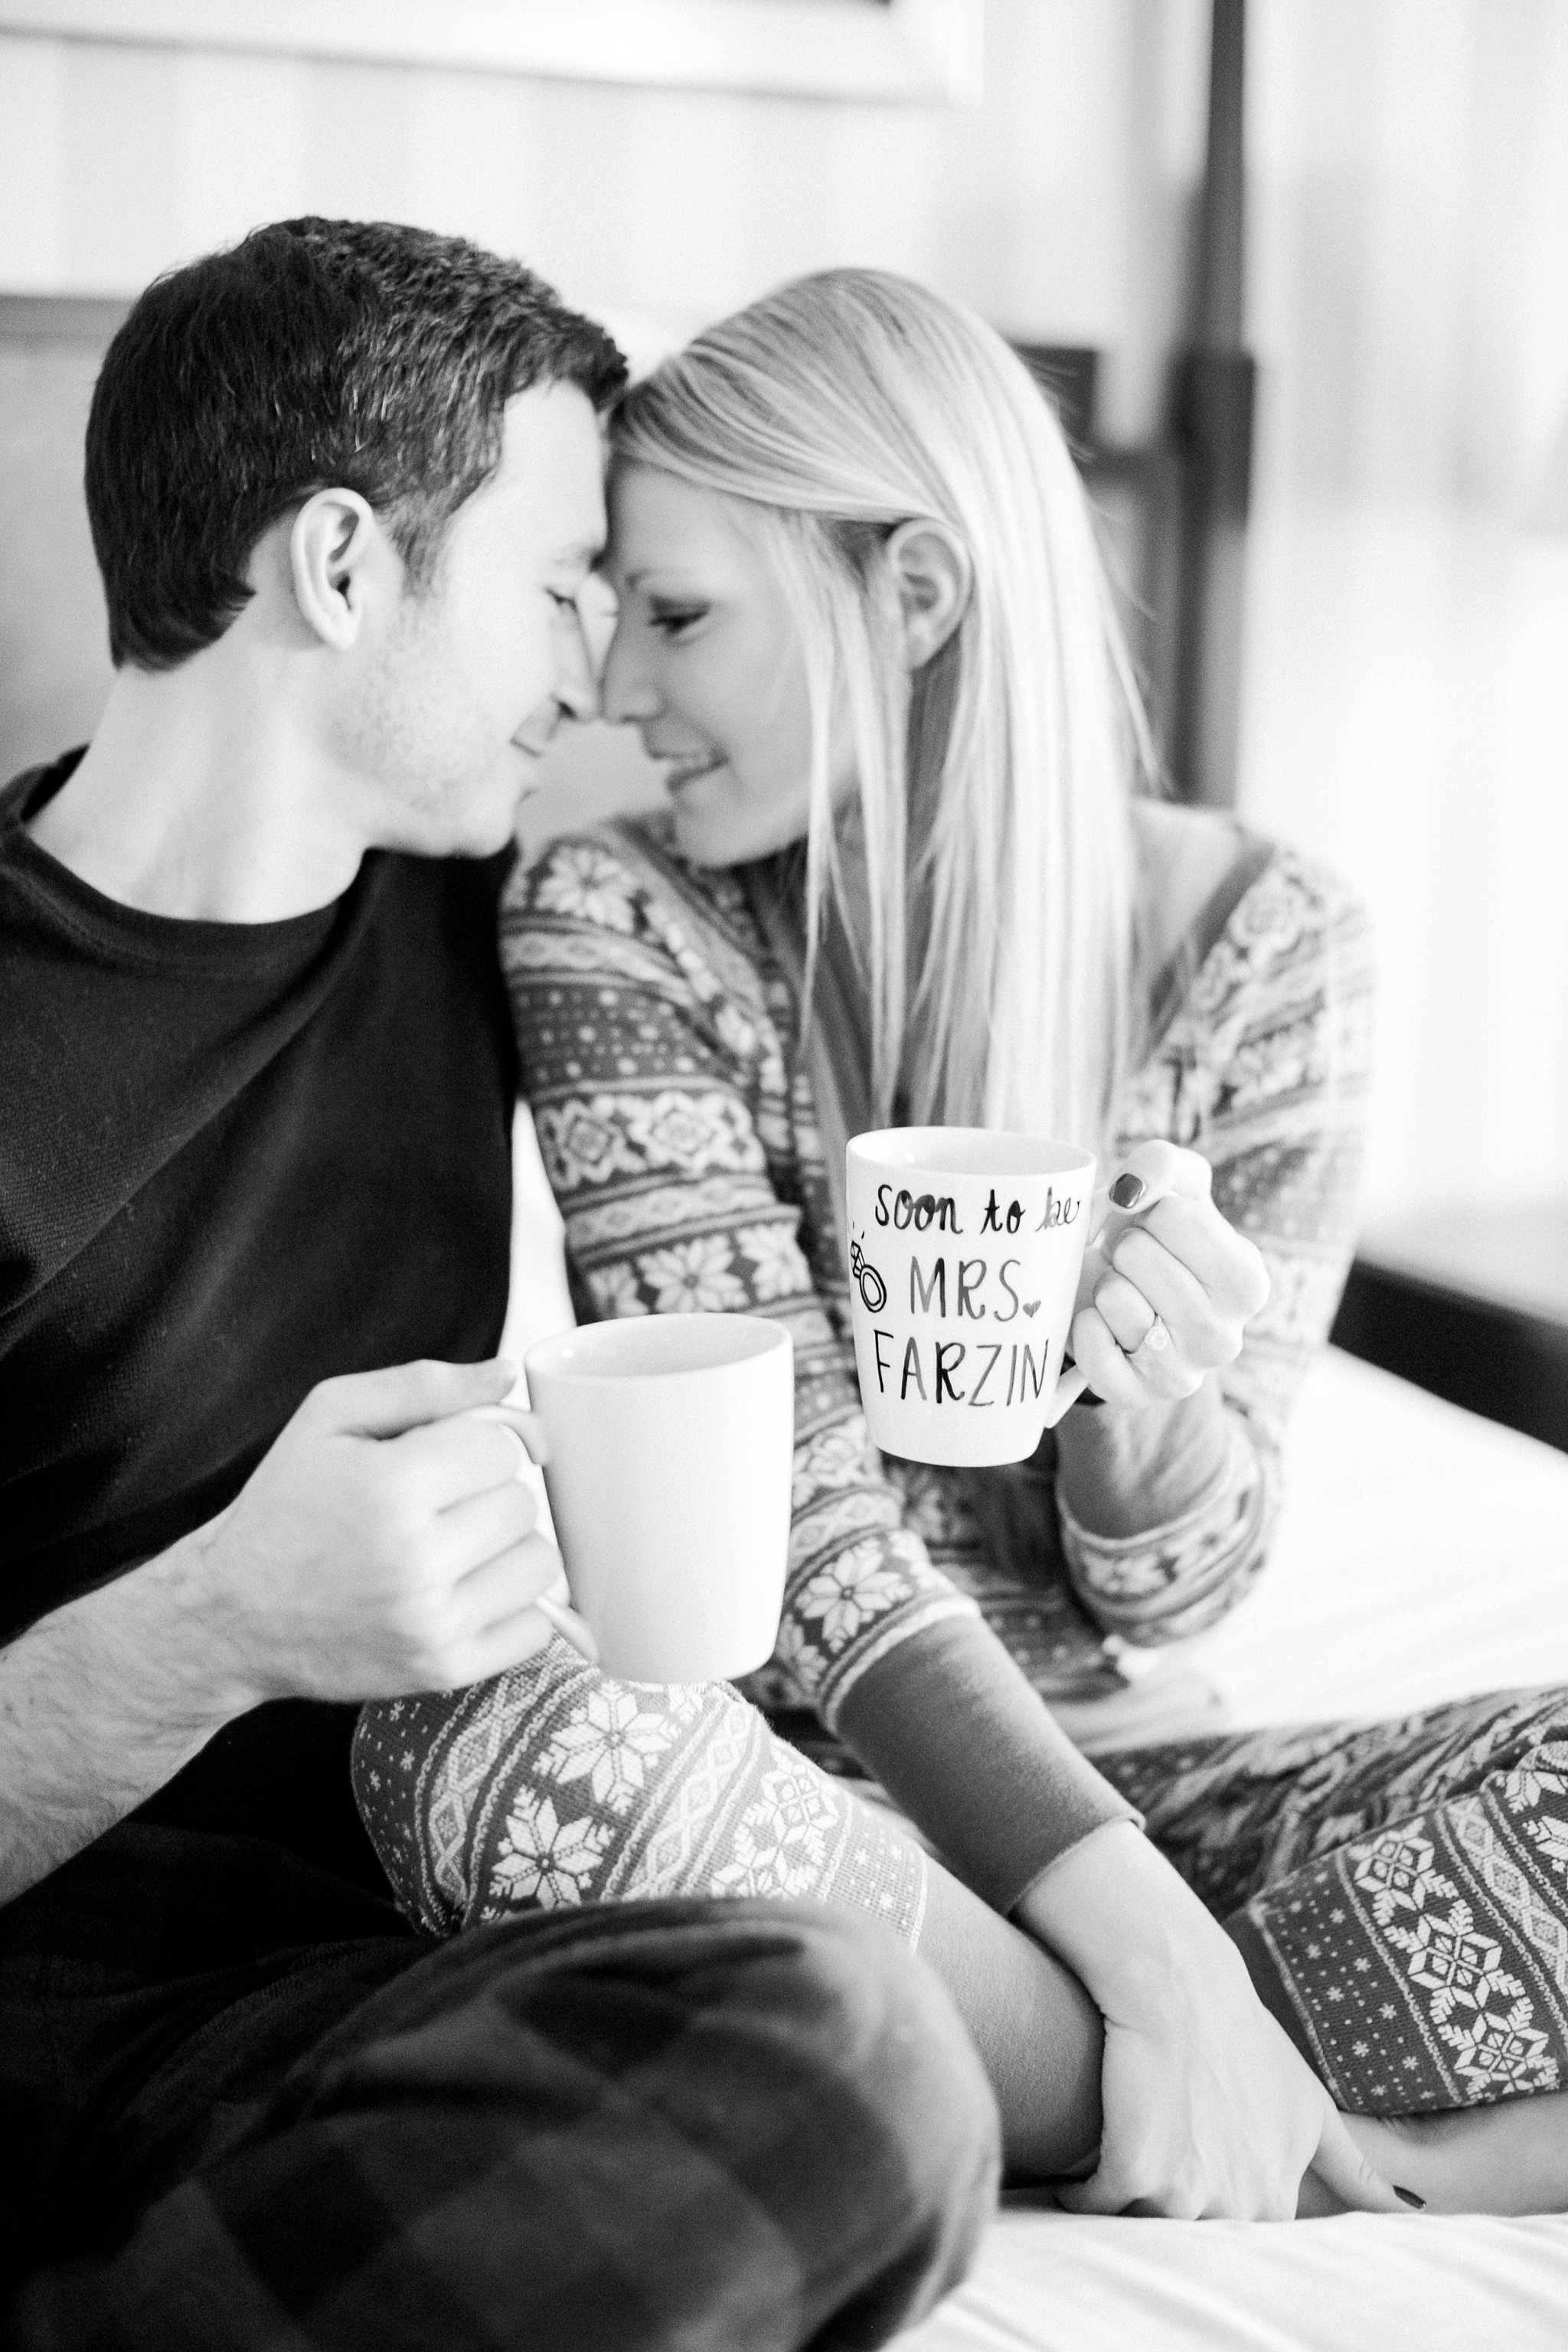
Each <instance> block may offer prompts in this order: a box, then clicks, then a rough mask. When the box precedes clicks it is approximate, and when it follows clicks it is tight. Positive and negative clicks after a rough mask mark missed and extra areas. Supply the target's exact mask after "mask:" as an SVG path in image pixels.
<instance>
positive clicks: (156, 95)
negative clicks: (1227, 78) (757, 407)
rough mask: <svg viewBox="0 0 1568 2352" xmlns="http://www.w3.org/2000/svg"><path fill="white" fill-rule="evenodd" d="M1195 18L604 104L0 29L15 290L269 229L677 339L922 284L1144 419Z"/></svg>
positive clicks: (1029, 18) (1172, 16)
mask: <svg viewBox="0 0 1568 2352" xmlns="http://www.w3.org/2000/svg"><path fill="white" fill-rule="evenodd" d="M1206 14H1207V12H1206V9H1205V6H1204V5H1203V0H1091V5H1081V0H987V5H986V12H985V16H986V45H985V97H984V103H983V104H982V105H981V106H980V107H979V108H977V109H974V110H957V109H945V108H939V107H931V106H922V107H912V108H900V107H881V106H867V105H837V104H833V103H828V102H821V101H816V100H792V99H775V98H762V97H745V96H726V95H722V94H710V93H701V92H682V91H675V90H649V89H616V88H614V87H612V86H608V85H603V84H574V83H569V82H557V81H542V80H533V81H530V80H525V79H517V78H490V77H486V76H483V75H479V74H475V73H463V72H442V71H436V70H431V69H427V68H403V67H394V66H387V67H371V66H358V65H338V64H333V63H329V62H325V61H322V60H320V59H314V60H305V59H294V58H256V57H247V56H239V55H233V54H225V53H221V52H218V51H203V50H199V49H192V50H174V49H158V48H148V47H118V46H112V45H109V44H101V43H91V42H65V41H57V40H42V39H30V38H25V37H17V36H16V35H4V34H0V289H11V290H13V291H15V290H23V289H37V290H47V291H62V290H77V291H81V292H88V293H106V292H116V291H121V290H123V291H127V292H130V291H132V290H134V289H137V288H139V287H141V286H142V284H144V283H145V281H146V280H147V278H149V277H151V276H152V275H153V272H154V271H156V270H159V269H163V268H168V267H169V265H170V264H171V263H173V262H176V261H179V260H181V259H184V258H186V257H189V256H191V255H193V254H195V253H199V252H202V251H204V250H205V249H206V248H207V247H210V246H213V245H215V244H217V243H219V242H221V241H223V240H224V239H226V238H229V237H232V236H237V235H239V234H240V233H242V232H243V231H244V230H245V229H247V228H248V227H250V226H253V225H254V224H256V223H257V222H258V221H263V220H269V219H278V218H281V217H283V216H284V215H288V214H290V213H298V212H308V211H317V212H325V213H335V214H346V215H381V216H384V217H392V218H396V219H405V220H415V221H418V222H421V223H423V224H425V225H426V226H430V227H435V228H440V229H444V230H450V231H454V232H457V233H459V234H462V235H465V236H473V237H476V238H478V239H479V240H480V241H481V242H483V243H486V244H489V245H490V246H493V247H497V248H498V249H500V251H503V252H507V253H517V254H521V256H522V257H524V258H526V259H527V260H528V261H530V262H531V263H532V264H533V266H534V267H535V268H539V269H541V270H542V272H543V273H544V274H545V276H546V277H548V278H551V279H552V280H553V281H554V282H555V283H556V284H557V285H558V286H559V287H560V289H561V290H562V291H563V293H564V294H565V295H567V297H568V298H569V299H575V300H576V301H578V302H580V303H582V304H584V305H585V306H587V307H590V308H594V309H595V310H599V311H602V312H607V313H615V314H619V315H625V316H631V317H634V318H635V317H637V316H638V315H642V316H646V317H647V318H649V319H651V320H658V321H661V322H668V324H669V325H670V326H672V327H673V328H675V329H676V330H678V331H679V329H681V328H684V327H689V326H691V325H695V324H697V323H700V321H702V320H708V319H711V318H714V317H716V316H718V315H720V314H721V313H722V312H723V311H725V310H731V309H733V308H735V307H736V306H738V305H739V304H741V303H742V302H744V301H747V300H749V299H751V298H752V296H753V295H754V294H757V293H759V292H760V291H761V290H762V289H763V288H764V287H766V286H768V285H771V284H773V283H774V282H776V281H777V280H779V279H780V278H787V277H790V276H793V275H795V274H796V273H797V272H799V271H802V270H805V269H811V268H821V267H826V266H827V265H829V264H832V263H836V262H842V261H848V260H856V261H865V262H872V263H876V264H879V265H880V266H883V267H886V268H899V269H906V270H910V271H912V272H913V273H914V274H916V275H917V276H920V277H923V278H929V279H931V280H932V281H933V282H935V283H936V284H938V285H940V286H942V287H944V288H946V289H948V290H949V291H950V292H952V293H953V294H956V295H958V296H960V297H962V298H963V299H966V300H968V301H971V302H973V303H974V304H975V305H976V307H977V308H979V309H980V310H984V312H985V313H986V315H987V316H988V317H990V318H991V319H993V320H994V321H995V322H996V323H997V324H998V325H999V326H1002V327H1004V328H1005V329H1007V330H1009V331H1013V332H1016V333H1020V334H1027V335H1037V336H1041V337H1047V338H1055V339H1056V340H1058V341H1084V342H1092V343H1097V344H1101V345H1104V346H1107V347H1109V348H1110V350H1112V351H1114V352H1121V353H1126V354H1130V355H1131V366H1130V369H1129V370H1128V371H1124V381H1123V382H1121V383H1118V385H1117V387H1116V397H1117V398H1118V400H1119V401H1121V403H1122V404H1123V406H1127V405H1128V404H1131V410H1132V411H1134V412H1135V411H1137V410H1139V409H1142V410H1143V411H1148V410H1149V409H1150V407H1151V404H1152V396H1153V390H1154V375H1155V367H1156V363H1157V357H1158V353H1159V352H1160V350H1161V349H1162V348H1163V342H1164V340H1165V331H1166V327H1167V323H1168V320H1169V317H1170V315H1171V314H1172V311H1173V304H1174V301H1175V299H1176V291H1175V289H1172V290H1171V291H1170V292H1169V293H1168V294H1165V295H1163V296H1162V298H1161V299H1159V300H1158V301H1156V300H1155V299H1153V298H1152V287H1153V286H1154V285H1155V284H1156V283H1157V282H1160V283H1163V282H1167V281H1168V280H1169V278H1170V277H1171V272H1170V271H1169V268H1168V267H1167V266H1166V265H1167V264H1168V261H1169V259H1170V255H1171V250H1172V247H1173V241H1174V240H1175V239H1176V237H1177V236H1178V234H1179V228H1180V223H1181V218H1182V213H1183V205H1184V195H1185V189H1186V184H1187V183H1188V181H1189V180H1190V178H1191V176H1192V174H1193V173H1194V169H1195V167H1196V163H1197V159H1198V154H1199V151H1200V147H1201V138H1202V106H1203V83H1202V73H1203V60H1204V54H1205V51H1204V44H1205V37H1206Z"/></svg>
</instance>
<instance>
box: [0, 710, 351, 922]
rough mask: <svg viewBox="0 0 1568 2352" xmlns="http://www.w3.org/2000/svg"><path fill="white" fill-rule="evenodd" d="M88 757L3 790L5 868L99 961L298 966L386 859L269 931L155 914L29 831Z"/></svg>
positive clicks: (68, 758)
mask: <svg viewBox="0 0 1568 2352" xmlns="http://www.w3.org/2000/svg"><path fill="white" fill-rule="evenodd" d="M86 751H87V745H86V744H85V743H80V744H78V745H76V746H75V747H74V748H73V749H72V750H70V751H65V752H62V753H61V755H60V756H59V758H58V759H57V760H52V761H47V762H45V763H44V764H42V765H40V766H37V767H34V768H27V769H24V770H23V772H22V773H21V774H20V775H18V776H16V777H14V778H13V779H12V781H11V782H10V783H8V784H7V785H5V787H4V789H3V790H0V865H4V864H6V863H9V865H10V866H11V870H12V873H13V876H14V877H15V879H16V881H17V882H18V883H19V884H20V885H21V886H22V887H23V888H24V889H26V892H27V894H28V895H29V897H31V898H34V899H35V900H36V901H39V902H41V903H42V904H43V905H44V906H46V907H47V910H48V912H49V913H50V915H51V916H52V917H53V918H54V919H55V920H56V921H57V922H59V923H61V924H63V925H64V926H65V927H66V928H67V929H69V930H70V931H72V932H73V933H74V934H75V936H76V937H77V938H78V939H79V940H81V941H82V942H83V944H84V945H88V946H90V947H92V948H94V949H96V950H99V951H100V953H101V952H105V951H107V952H110V953H112V954H115V955H120V956H129V957H131V958H132V960H134V961H139V962H147V961H153V962H158V963H168V962H170V961H175V962H181V963H190V964H201V965H209V966H210V965H214V964H220V965H225V966H228V967H231V968H232V967H259V966H268V965H271V964H274V963H276V962H278V961H286V962H287V961H293V960H295V959H296V958H297V957H298V956H299V955H300V953H302V952H308V951H309V950H310V949H311V948H312V947H314V946H315V945H316V944H318V943H319V941H320V940H322V939H324V938H325V937H326V936H327V934H328V933H329V932H330V931H331V929H332V928H333V926H334V924H335V923H336V922H337V921H338V919H340V917H341V916H342V914H343V913H344V912H345V911H346V910H347V909H348V908H350V907H352V906H353V904H354V903H355V901H356V900H357V899H358V898H361V897H362V896H363V892H364V890H365V888H366V887H368V884H369V880H370V877H371V876H372V874H373V873H374V870H375V868H376V866H377V865H378V864H379V863H380V862H381V860H382V859H383V858H384V856H385V854H386V853H384V851H378V850H374V849H372V850H367V851H366V852H365V854H364V856H363V859H362V860H361V863H360V867H359V871H358V873H357V874H356V875H355V876H354V878H353V881H352V882H351V883H350V884H349V887H348V888H347V889H346V890H345V891H343V892H342V893H341V895H340V896H339V897H338V898H332V899H329V900H328V902H327V903H326V905H325V906H322V907H310V908H306V910H305V911H304V913H302V914H299V915H284V916H280V917H279V918H277V919H273V920H270V921H268V922H262V923H239V922H218V921H215V920H212V919H209V918H203V917H194V916H187V915H156V914H153V913H151V912H150V911H149V910H148V909H147V908H144V907H132V906H130V905H128V904H127V903H126V901H125V900H124V899H122V898H110V896H109V894H108V893H107V892H106V891H103V890H100V889H97V888H96V887H94V886H93V884H92V883H90V882H85V881H83V879H82V877H80V875H79V874H75V873H73V872H72V870H71V868H70V867H69V866H67V865H65V864H63V863H62V861H61V860H60V859H59V858H58V857H56V856H54V855H53V854H52V853H51V852H50V851H49V850H47V849H45V848H44V847H43V846H42V845H40V844H39V843H38V842H37V841H35V840H34V838H33V836H32V835H31V834H30V833H29V832H28V830H27V822H28V819H29V818H30V817H33V816H36V815H37V813H38V811H39V810H40V809H41V808H44V807H47V804H48V803H49V802H50V801H51V800H53V799H54V797H55V795H56V793H58V792H59V791H61V790H62V788H63V787H64V786H65V785H66V784H67V783H68V782H69V780H70V778H71V776H72V775H73V774H74V773H75V772H76V769H77V767H78V765H79V762H80V761H81V759H82V758H83V756H84V754H85V752H86Z"/></svg>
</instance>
